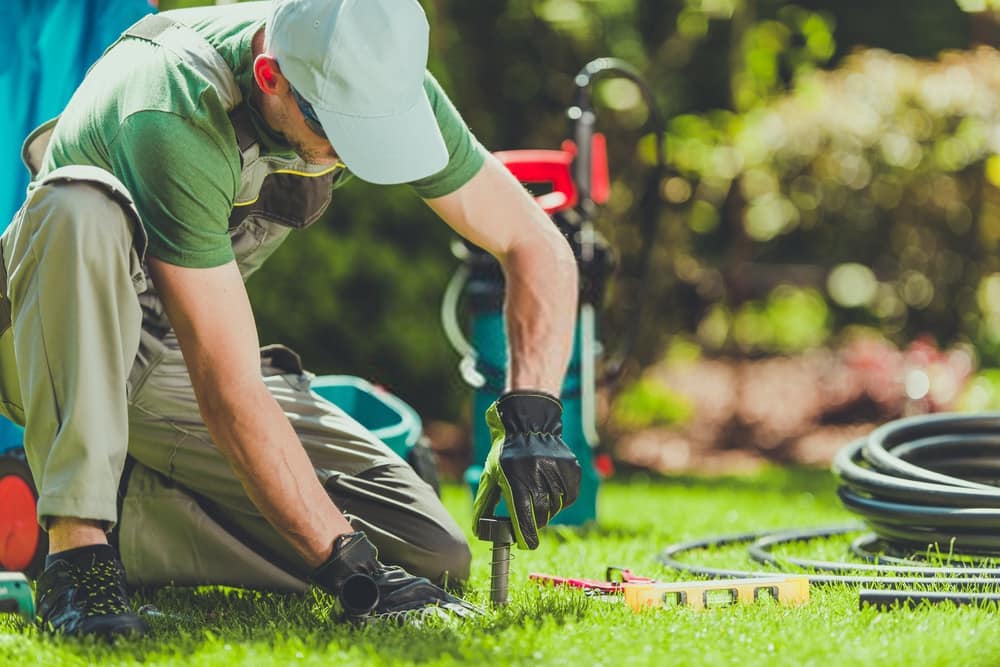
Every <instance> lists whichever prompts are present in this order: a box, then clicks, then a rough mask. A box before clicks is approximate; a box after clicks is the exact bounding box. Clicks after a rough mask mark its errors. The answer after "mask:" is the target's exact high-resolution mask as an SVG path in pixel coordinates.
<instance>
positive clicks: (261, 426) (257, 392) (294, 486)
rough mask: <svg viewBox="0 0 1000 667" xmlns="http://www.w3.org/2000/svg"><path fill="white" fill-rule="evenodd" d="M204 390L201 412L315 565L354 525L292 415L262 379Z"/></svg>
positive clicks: (258, 496) (262, 506) (253, 491)
mask: <svg viewBox="0 0 1000 667" xmlns="http://www.w3.org/2000/svg"><path fill="white" fill-rule="evenodd" d="M245 384H249V385H251V386H244V387H239V388H237V387H234V386H227V387H226V388H225V389H222V390H216V391H207V392H199V393H201V394H202V395H204V396H206V398H205V399H204V400H203V399H199V403H200V404H201V405H202V415H203V417H204V419H205V423H206V425H207V426H208V429H209V432H210V433H211V434H212V437H213V439H214V440H215V442H216V444H217V446H218V447H219V449H220V450H221V451H222V453H223V454H224V455H225V457H226V459H227V460H228V461H229V463H230V465H231V466H232V467H233V470H234V471H235V473H236V475H237V477H239V479H240V481H241V482H242V484H243V488H244V489H245V490H246V492H247V495H248V496H249V497H250V499H251V500H252V501H253V503H254V504H255V505H256V506H257V508H258V509H259V510H260V511H261V513H262V514H263V515H264V517H265V518H266V519H267V520H268V522H269V523H270V524H271V525H272V526H274V528H275V529H276V530H277V531H278V532H279V533H281V534H282V536H284V537H285V539H287V540H288V541H289V543H291V545H292V546H293V547H294V548H295V549H296V551H298V552H299V553H300V554H301V555H302V557H303V559H304V560H305V561H306V563H307V564H308V565H309V566H311V567H315V566H317V565H319V564H321V563H322V562H323V561H325V560H326V559H327V558H328V557H329V556H330V553H331V550H332V546H333V541H334V539H335V538H336V537H337V536H338V535H341V534H344V533H347V532H350V531H351V530H352V528H351V525H350V524H349V523H348V522H347V519H346V518H345V517H344V515H343V514H342V513H341V512H340V510H338V509H337V507H336V506H335V505H334V504H333V501H332V500H330V497H329V496H328V495H327V493H326V491H325V490H324V489H323V486H322V485H321V484H320V482H319V480H318V479H317V477H316V472H315V470H314V469H313V466H312V463H311V462H310V460H309V457H308V455H307V454H306V451H305V449H304V448H303V447H302V444H301V442H300V441H299V439H298V436H297V435H296V433H295V431H294V429H292V426H291V424H290V423H289V421H288V418H287V417H286V416H285V414H284V413H283V412H282V410H281V408H280V406H279V405H278V403H277V401H275V400H274V398H273V397H272V396H271V394H270V393H269V392H268V391H267V388H266V387H265V386H264V385H263V383H261V382H260V381H259V380H258V381H256V382H253V381H248V382H247V383H245Z"/></svg>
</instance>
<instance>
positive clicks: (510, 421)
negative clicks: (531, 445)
mask: <svg viewBox="0 0 1000 667" xmlns="http://www.w3.org/2000/svg"><path fill="white" fill-rule="evenodd" d="M496 409H497V414H498V415H499V417H500V420H501V421H502V422H503V426H504V429H505V431H506V432H507V433H508V434H511V433H548V434H552V435H559V434H561V433H562V412H563V408H562V402H561V401H560V400H559V399H558V398H556V397H555V396H553V395H552V394H549V393H546V392H544V391H536V390H515V391H508V392H506V393H505V394H503V395H502V396H500V398H498V399H497V402H496Z"/></svg>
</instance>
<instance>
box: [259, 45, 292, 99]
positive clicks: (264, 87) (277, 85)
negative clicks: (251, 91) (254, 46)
mask: <svg viewBox="0 0 1000 667" xmlns="http://www.w3.org/2000/svg"><path fill="white" fill-rule="evenodd" d="M253 78H254V80H255V81H256V82H257V86H258V87H259V88H260V89H261V91H263V92H264V93H266V94H267V95H278V94H281V93H284V92H286V91H285V89H286V88H287V86H288V80H287V79H285V77H284V75H282V73H281V68H280V67H279V66H278V61H277V60H275V59H274V58H272V57H271V56H268V55H265V54H263V53H262V54H260V55H258V56H257V57H256V58H254V59H253Z"/></svg>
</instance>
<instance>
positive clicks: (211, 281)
mask: <svg viewBox="0 0 1000 667" xmlns="http://www.w3.org/2000/svg"><path fill="white" fill-rule="evenodd" d="M149 269H150V273H151V275H152V278H153V281H154V283H155V284H156V287H157V289H158V290H159V293H160V296H161V298H162V300H163V304H164V307H165V308H166V312H167V316H168V317H169V318H170V323H171V325H172V326H173V328H174V330H175V331H176V333H177V340H178V341H179V343H180V346H181V351H182V352H183V353H184V361H185V362H186V364H187V367H188V370H189V372H190V374H191V380H192V382H193V384H194V391H195V395H196V397H197V399H198V407H199V408H200V410H201V415H202V418H203V419H204V420H205V424H206V425H207V426H208V430H209V433H211V435H212V439H213V440H214V441H215V443H216V445H217V446H218V448H219V450H220V451H221V452H222V453H223V455H224V456H225V457H226V459H227V460H228V461H229V463H230V465H231V466H232V467H233V470H234V471H235V472H236V475H237V477H239V479H240V481H241V482H242V484H243V488H244V489H246V492H247V495H249V496H250V499H251V500H252V501H253V502H254V504H255V505H256V506H257V507H258V508H259V509H260V511H261V512H262V513H263V515H264V516H265V518H266V519H267V520H268V522H270V524H271V525H272V526H274V527H275V529H277V530H278V532H279V533H281V534H282V535H283V536H284V537H285V538H286V539H287V540H288V541H289V542H290V543H291V544H292V546H293V547H294V548H295V549H296V550H297V551H298V552H299V553H300V554H301V555H302V557H303V559H304V560H305V561H306V563H307V564H308V565H310V566H312V567H315V566H317V565H319V564H321V563H322V562H323V561H325V560H326V559H327V558H328V557H329V556H330V553H331V551H332V546H333V541H334V539H335V538H336V537H337V536H338V535H341V534H343V533H348V532H351V531H352V530H353V529H352V528H351V526H350V524H349V523H348V522H347V520H346V519H345V518H344V515H343V514H341V512H340V511H339V510H338V509H337V508H336V506H335V505H334V504H333V502H332V501H331V500H330V497H329V496H328V495H327V494H326V491H325V490H324V489H323V487H322V485H321V484H320V482H319V480H318V479H317V477H316V473H315V471H314V469H313V466H312V463H311V462H310V461H309V457H308V455H307V454H306V452H305V449H304V448H303V447H302V444H301V442H300V441H299V439H298V436H297V435H296V433H295V431H294V430H293V429H292V426H291V424H290V423H289V421H288V419H287V417H285V414H284V413H283V412H282V410H281V408H280V407H279V405H278V403H277V401H275V400H274V397H272V396H271V394H270V392H269V391H268V390H267V387H266V386H265V385H264V382H263V379H262V377H261V372H260V351H259V344H258V340H257V328H256V324H255V323H254V318H253V312H252V311H251V309H250V301H249V299H248V297H247V293H246V288H245V287H244V286H243V280H242V278H241V277H240V273H239V269H238V268H237V266H236V263H235V262H230V263H229V264H225V265H223V266H219V267H215V268H210V269H189V268H183V267H179V266H174V265H171V264H167V263H165V262H162V261H159V260H157V259H155V258H150V260H149Z"/></svg>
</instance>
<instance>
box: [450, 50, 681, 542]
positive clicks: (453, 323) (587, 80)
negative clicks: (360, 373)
mask: <svg viewBox="0 0 1000 667" xmlns="http://www.w3.org/2000/svg"><path fill="white" fill-rule="evenodd" d="M604 74H611V75H614V76H618V77H624V78H627V79H630V80H632V81H633V82H635V83H636V84H637V85H638V87H639V89H640V90H641V92H642V94H643V96H644V97H645V101H646V104H647V105H648V107H649V121H648V123H647V127H648V128H649V129H651V130H652V131H654V132H656V133H657V134H656V139H657V140H656V142H655V143H656V167H655V169H652V170H650V172H649V180H648V182H647V183H646V188H645V191H644V193H643V198H642V200H641V203H640V211H641V213H642V219H641V220H640V222H641V224H642V225H643V227H642V234H643V239H644V242H645V243H644V247H643V248H642V251H641V253H640V255H639V259H638V262H637V264H638V265H639V266H638V271H639V273H640V275H642V274H644V273H645V270H646V266H647V265H648V261H649V254H648V252H649V248H650V247H651V246H652V236H653V231H654V230H655V225H656V215H655V213H656V208H657V202H658V200H659V194H658V186H659V182H660V180H661V178H662V173H663V170H664V169H665V156H664V151H663V146H662V143H663V142H662V141H661V137H662V133H663V123H662V120H661V117H660V115H659V114H658V112H657V109H656V105H655V103H654V101H653V96H652V93H651V91H650V89H649V87H648V86H647V85H646V83H645V81H643V79H642V77H640V76H639V75H638V74H637V73H636V71H635V69H634V68H633V67H632V66H631V65H629V64H628V63H625V62H623V61H621V60H618V59H615V58H599V59H597V60H594V61H592V62H590V63H588V64H587V65H586V66H585V67H584V68H583V69H582V70H581V71H580V73H579V74H577V76H576V77H575V79H574V84H575V86H576V99H575V103H574V104H573V106H571V107H570V108H569V110H568V112H567V115H568V117H569V120H570V129H571V136H572V139H571V140H570V139H568V140H566V141H564V142H563V144H562V147H561V149H560V150H516V151H502V152H498V153H496V154H495V155H496V157H497V158H498V159H499V160H500V161H501V162H502V163H503V164H504V165H505V166H506V167H507V168H508V169H509V170H510V171H511V173H513V174H514V176H515V177H516V178H517V179H518V181H520V182H521V183H523V184H525V185H526V186H527V187H528V188H529V190H532V192H538V191H539V190H541V192H538V194H536V197H535V198H536V201H537V202H538V204H539V205H540V206H541V207H542V209H544V210H545V212H546V213H548V214H549V215H550V216H551V218H552V221H553V222H554V223H555V224H556V226H557V227H558V228H559V229H560V231H562V232H563V234H564V235H565V236H566V237H567V239H568V240H569V241H570V245H571V246H572V248H573V252H574V253H575V255H576V258H577V264H578V267H579V271H580V309H579V314H578V318H577V322H576V331H575V336H574V342H573V352H572V357H571V359H570V363H569V368H568V370H567V373H566V379H565V381H564V383H563V387H562V392H561V397H560V398H561V400H562V403H563V440H564V441H565V442H566V444H567V445H568V446H569V447H570V448H571V449H572V450H573V453H574V454H576V457H577V459H578V460H579V462H580V466H581V468H582V472H583V474H582V479H581V482H580V495H579V497H578V498H577V501H576V503H574V504H573V505H572V506H571V507H569V508H567V509H564V510H563V511H561V512H560V513H559V514H558V515H557V516H556V517H555V518H554V519H553V520H552V522H551V523H553V524H563V525H582V524H585V523H587V522H590V521H593V520H595V519H596V518H597V492H598V487H599V484H600V477H599V475H598V472H597V470H596V469H595V466H594V454H593V452H594V449H595V448H596V447H597V446H598V445H599V442H600V438H599V435H598V433H597V423H596V416H595V404H596V393H597V387H598V385H599V384H600V383H601V382H602V381H604V380H608V379H611V378H614V377H616V376H617V375H618V373H619V372H620V371H621V368H622V365H623V362H624V359H625V356H626V354H627V352H626V350H627V349H628V348H629V347H631V344H632V343H633V342H634V334H635V332H634V331H633V332H630V333H629V334H628V335H627V336H625V337H624V338H625V341H626V342H625V344H624V345H623V350H622V352H620V353H619V354H617V355H615V356H614V357H612V358H610V359H607V360H606V361H605V362H604V363H603V364H602V357H604V356H606V355H604V354H603V348H602V345H601V342H600V339H599V336H598V321H597V319H598V318H597V311H598V309H599V308H600V307H601V305H602V302H603V298H604V291H605V286H606V284H607V281H608V279H609V278H610V277H611V275H612V273H613V272H614V269H615V259H614V253H613V252H612V249H611V247H610V245H609V244H608V242H607V240H606V239H605V238H604V237H603V236H602V235H601V234H599V233H598V232H597V230H596V229H595V227H594V220H595V219H596V216H597V211H598V206H599V205H601V204H604V203H606V202H607V200H608V198H609V195H610V182H609V178H608V159H607V144H606V139H605V137H604V135H603V134H601V133H598V132H595V125H596V120H597V114H596V113H595V111H594V108H593V103H592V99H591V88H592V85H593V83H594V81H595V80H596V79H597V78H598V77H599V76H601V75H604ZM454 250H455V254H456V255H457V256H458V257H459V259H461V260H462V265H461V266H460V267H459V268H458V270H457V271H456V273H455V275H454V277H453V278H452V280H451V281H450V283H449V284H448V287H447V289H446V290H445V295H444V298H443V300H442V305H441V319H442V324H443V326H444V330H445V334H446V335H447V337H448V339H449V341H450V342H451V344H452V346H453V347H454V348H455V350H456V351H457V352H458V353H459V354H460V355H461V356H462V360H461V362H460V363H459V371H460V373H461V376H462V378H463V380H465V382H466V383H467V384H469V385H470V386H471V387H472V388H473V389H474V397H473V406H472V411H473V419H472V423H473V432H472V450H473V451H472V465H471V466H470V467H469V468H468V469H467V470H466V471H465V481H466V483H468V485H469V486H470V487H471V488H472V495H473V497H475V494H476V491H477V490H478V486H479V478H480V476H481V475H482V471H483V465H484V463H485V461H486V456H487V454H489V451H490V447H491V444H492V443H491V442H490V434H489V429H488V428H487V426H486V424H485V420H484V419H483V418H482V415H484V414H485V413H486V410H487V408H488V407H489V406H490V404H492V403H493V402H494V401H495V400H496V399H497V398H498V397H499V396H500V394H501V393H503V391H504V388H505V383H506V368H507V336H506V326H505V321H504V316H503V300H504V277H503V272H502V270H501V268H500V265H499V264H498V263H497V262H496V260H495V259H494V258H493V257H492V256H490V255H489V254H488V253H486V252H485V251H484V250H482V249H481V248H478V247H476V246H474V245H472V244H469V243H467V242H459V243H456V245H455V246H454ZM638 303H641V298H637V305H636V309H638ZM460 310H465V312H466V314H467V315H468V319H469V335H468V337H466V334H465V332H464V331H463V326H462V324H461V323H460V319H461V317H460V315H459V311H460ZM635 323H636V325H638V319H637V318H636V319H635ZM602 366H603V368H602V369H601V370H599V368H601V367H602ZM505 513H506V512H505V508H503V507H501V508H500V509H499V510H498V515H502V514H505Z"/></svg>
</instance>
